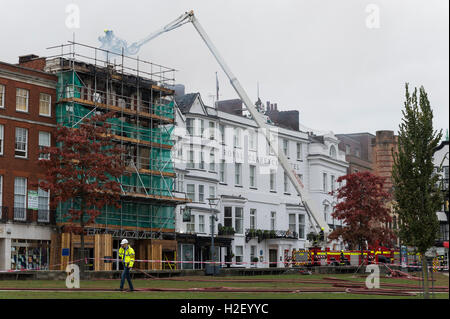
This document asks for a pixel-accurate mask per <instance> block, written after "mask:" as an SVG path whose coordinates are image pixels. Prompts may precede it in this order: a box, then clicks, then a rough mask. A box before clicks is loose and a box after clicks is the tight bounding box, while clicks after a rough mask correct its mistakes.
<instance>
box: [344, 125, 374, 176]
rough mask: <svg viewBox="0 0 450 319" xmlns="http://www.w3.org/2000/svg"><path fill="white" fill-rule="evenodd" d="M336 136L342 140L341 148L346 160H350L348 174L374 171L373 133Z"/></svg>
mask: <svg viewBox="0 0 450 319" xmlns="http://www.w3.org/2000/svg"><path fill="white" fill-rule="evenodd" d="M336 137H337V138H338V139H339V141H340V142H339V150H341V151H343V152H345V160H346V161H347V162H349V167H348V170H347V173H348V174H352V173H356V172H365V171H368V172H372V171H373V155H372V153H373V149H372V139H373V138H374V137H375V136H374V135H373V134H370V133H351V134H336Z"/></svg>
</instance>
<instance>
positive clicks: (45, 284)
mask: <svg viewBox="0 0 450 319" xmlns="http://www.w3.org/2000/svg"><path fill="white" fill-rule="evenodd" d="M324 277H335V278H339V279H346V280H351V281H359V282H364V281H365V278H361V277H356V276H353V275H352V274H332V275H310V276H304V275H298V274H290V275H271V276H232V277H228V276H227V277H206V276H198V277H194V276H191V277H183V278H186V279H193V280H196V279H216V280H223V281H221V282H199V281H170V280H158V279H154V280H153V279H136V280H133V285H134V287H135V288H200V287H241V288H244V287H252V288H305V287H315V288H319V287H331V285H330V284H311V283H285V282H269V283H264V282H262V283H261V282H255V283H239V282H229V280H231V279H245V280H249V279H250V280H251V279H274V280H277V279H285V280H286V279H287V280H289V279H291V280H292V279H295V280H318V279H323V278H324ZM435 279H436V282H435V283H434V284H435V285H436V286H447V287H448V286H449V278H448V277H446V276H444V275H442V274H436V275H435ZM380 281H381V283H384V282H386V283H401V284H412V285H415V286H417V287H418V286H419V282H418V281H413V280H405V279H396V278H384V277H381V278H380ZM119 283H120V281H119V280H89V281H81V288H106V289H114V288H118V286H119ZM127 287H128V286H127V284H126V286H125V288H127ZM430 287H431V283H430ZM1 288H66V286H65V281H61V280H60V281H51V280H17V281H16V280H5V281H0V290H1ZM91 298H94V299H119V298H120V299H124V298H125V299H249V298H251V299H422V298H423V297H422V296H420V295H418V296H411V297H409V296H408V297H403V296H381V295H360V294H348V293H267V292H261V293H258V292H251V293H244V292H233V293H230V292H164V291H158V292H134V293H127V292H83V291H77V290H73V291H61V292H54V291H0V299H91ZM434 298H436V299H448V298H449V294H448V293H436V294H435V295H434Z"/></svg>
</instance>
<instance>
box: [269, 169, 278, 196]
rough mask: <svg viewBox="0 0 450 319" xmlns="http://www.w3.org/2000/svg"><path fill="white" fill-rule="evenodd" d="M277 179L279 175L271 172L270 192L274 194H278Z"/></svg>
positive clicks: (273, 171) (272, 170)
mask: <svg viewBox="0 0 450 319" xmlns="http://www.w3.org/2000/svg"><path fill="white" fill-rule="evenodd" d="M276 178H277V173H276V171H275V170H274V169H271V170H270V190H271V191H273V192H276V187H277V185H276Z"/></svg>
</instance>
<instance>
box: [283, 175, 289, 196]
mask: <svg viewBox="0 0 450 319" xmlns="http://www.w3.org/2000/svg"><path fill="white" fill-rule="evenodd" d="M284 192H285V193H289V178H288V175H287V174H286V173H284Z"/></svg>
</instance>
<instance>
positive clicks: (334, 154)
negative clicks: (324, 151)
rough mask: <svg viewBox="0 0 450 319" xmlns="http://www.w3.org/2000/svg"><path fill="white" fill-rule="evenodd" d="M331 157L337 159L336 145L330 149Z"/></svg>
mask: <svg viewBox="0 0 450 319" xmlns="http://www.w3.org/2000/svg"><path fill="white" fill-rule="evenodd" d="M330 157H331V158H333V159H336V148H335V147H334V145H331V147H330Z"/></svg>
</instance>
